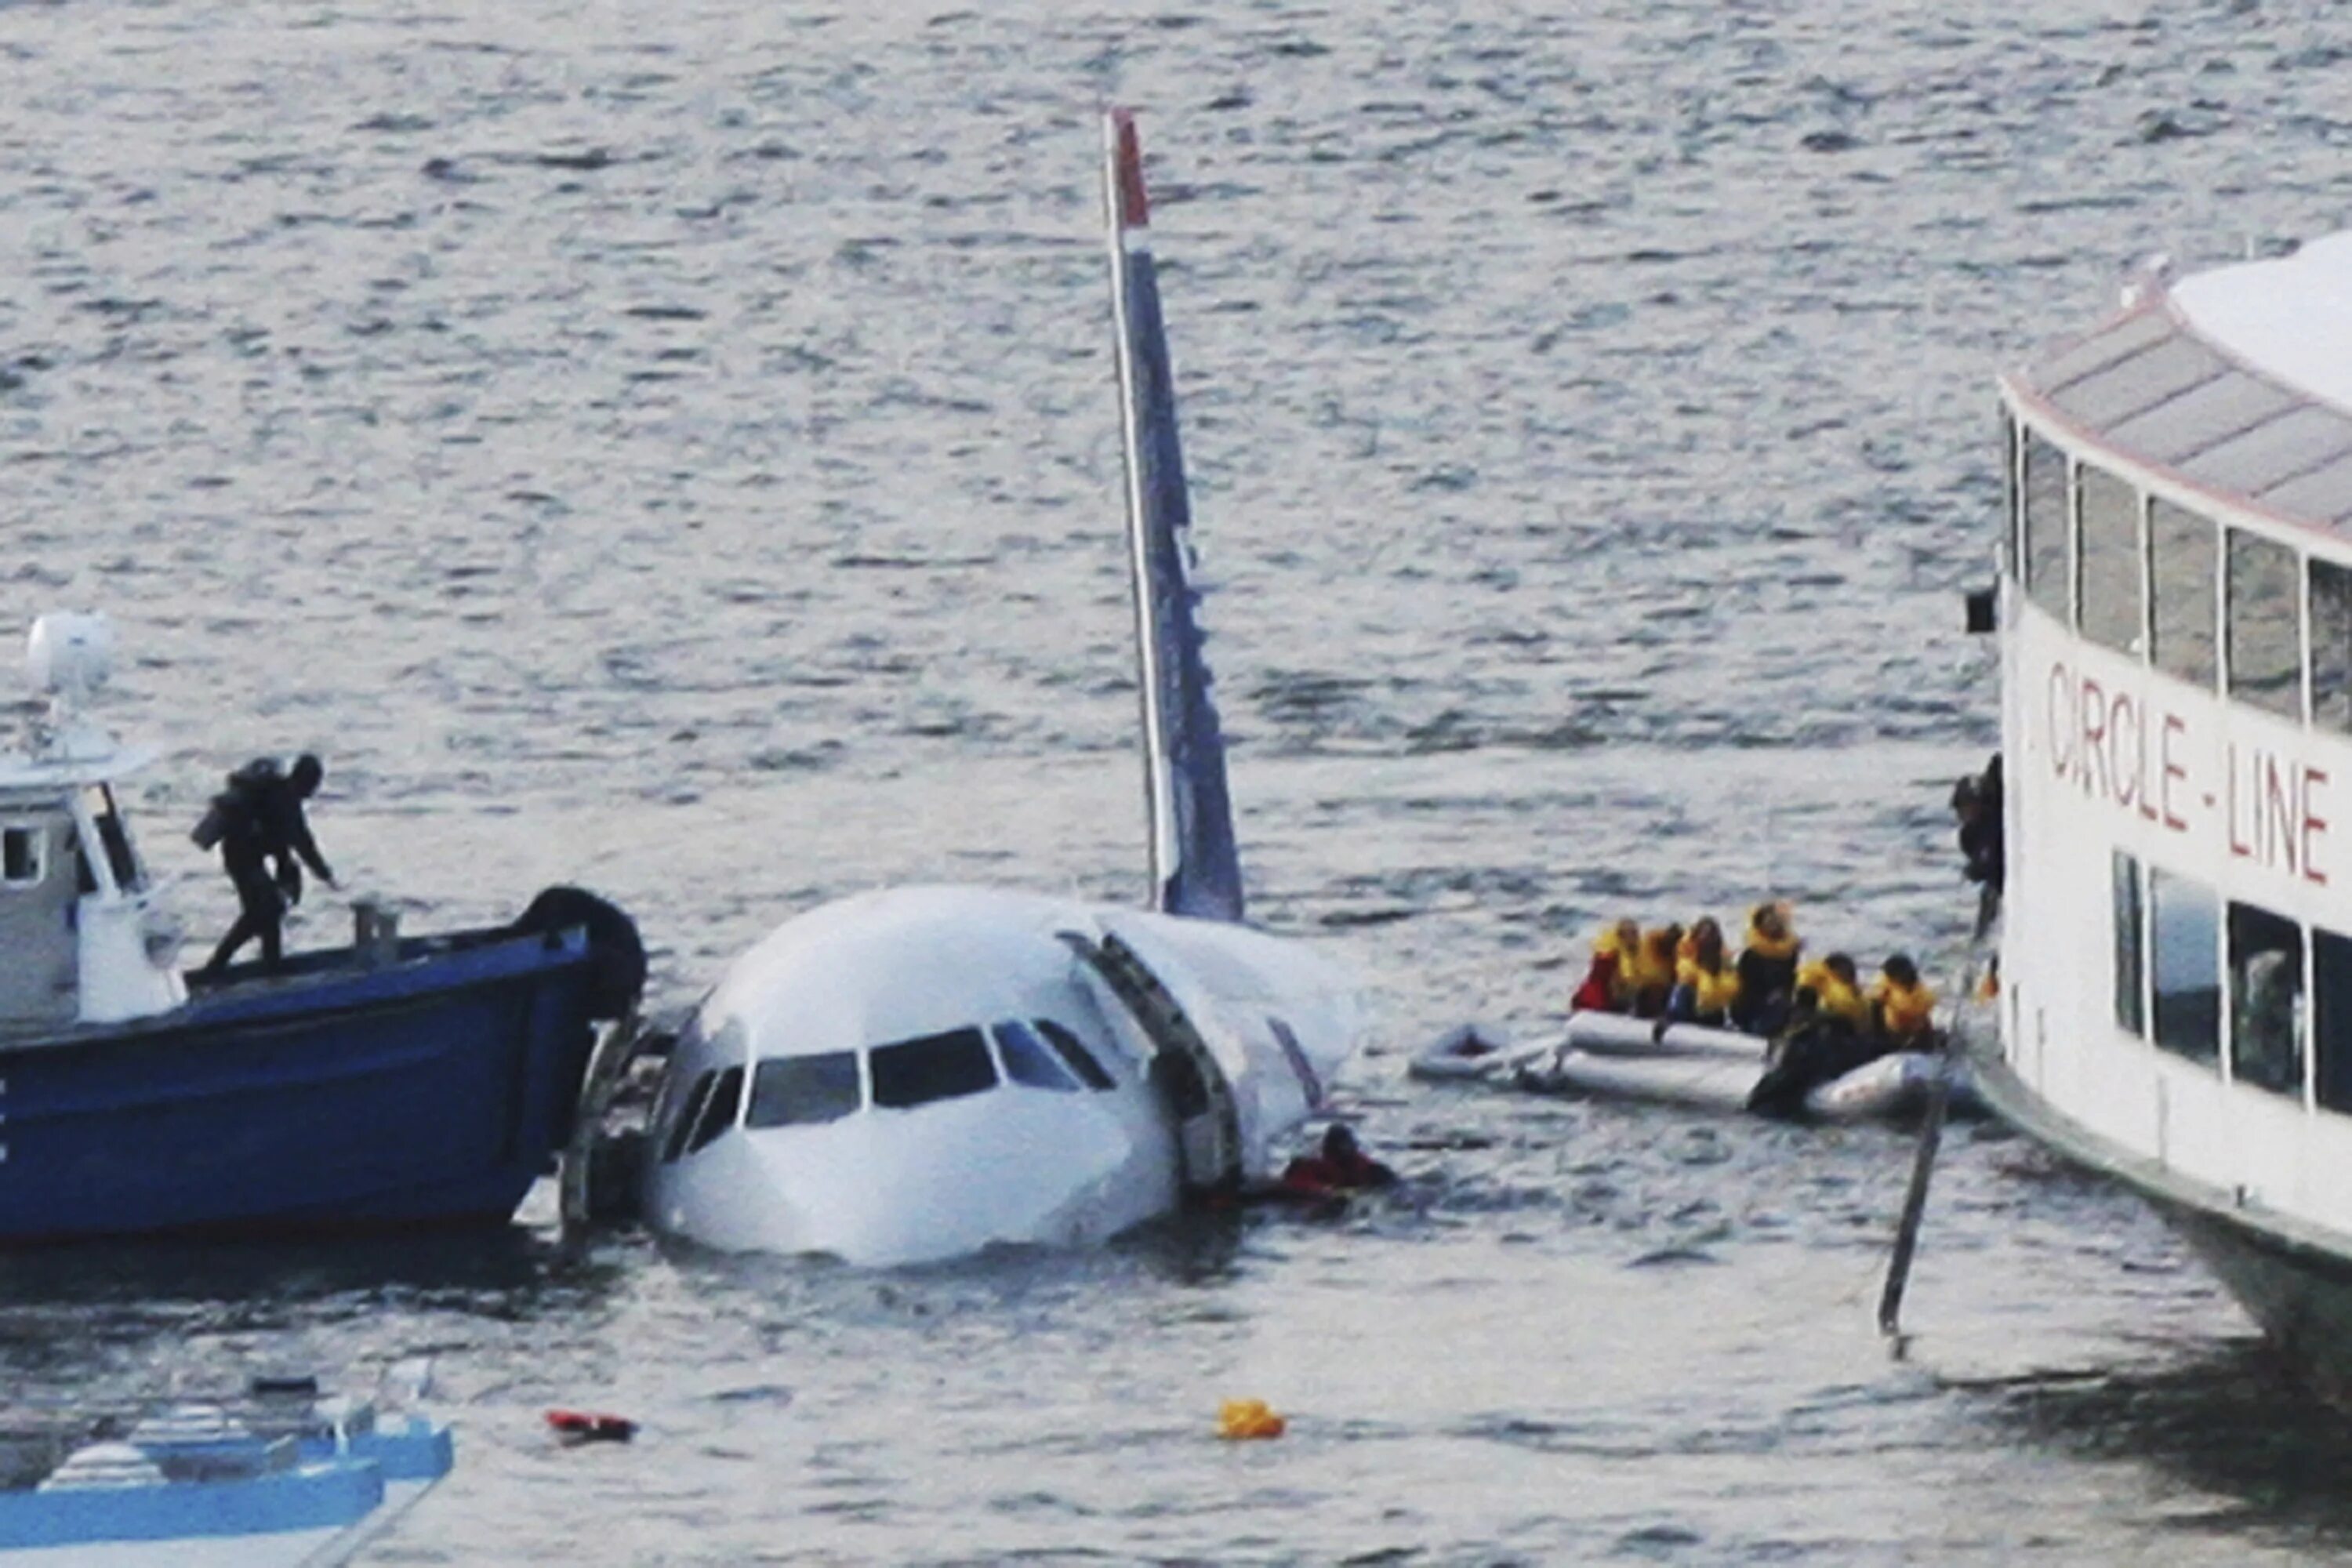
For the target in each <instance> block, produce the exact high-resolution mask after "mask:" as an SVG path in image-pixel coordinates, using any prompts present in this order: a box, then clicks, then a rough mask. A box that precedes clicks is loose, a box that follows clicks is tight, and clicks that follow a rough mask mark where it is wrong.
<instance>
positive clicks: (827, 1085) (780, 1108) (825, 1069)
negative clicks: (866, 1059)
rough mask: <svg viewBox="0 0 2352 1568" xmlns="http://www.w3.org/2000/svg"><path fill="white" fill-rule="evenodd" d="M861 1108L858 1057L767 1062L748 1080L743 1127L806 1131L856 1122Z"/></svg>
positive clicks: (833, 1054)
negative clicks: (825, 1123) (747, 1105)
mask: <svg viewBox="0 0 2352 1568" xmlns="http://www.w3.org/2000/svg"><path fill="white" fill-rule="evenodd" d="M864 1103H865V1095H864V1093H863V1092H862V1091H861V1090H860V1089H859V1088H858V1083H857V1053H856V1051H824V1052H822V1053H820V1054H818V1055H816V1056H813V1057H770V1058H767V1059H766V1060H764V1061H762V1062H761V1064H760V1065H759V1067H758V1068H756V1069H755V1070H754V1071H753V1072H752V1074H751V1110H750V1111H749V1112H747V1113H746V1114H745V1116H744V1118H743V1125H744V1126H746V1127H808V1126H814V1125H815V1124H816V1123H818V1122H821V1121H840V1120H841V1119H842V1118H843V1117H845V1116H855V1115H856V1114H857V1109H858V1107H859V1106H860V1105H862V1104H864Z"/></svg>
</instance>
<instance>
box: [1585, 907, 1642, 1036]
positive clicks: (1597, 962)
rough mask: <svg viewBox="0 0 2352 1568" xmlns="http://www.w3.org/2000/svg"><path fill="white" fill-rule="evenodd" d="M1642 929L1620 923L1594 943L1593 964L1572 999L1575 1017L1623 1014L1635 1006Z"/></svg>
mask: <svg viewBox="0 0 2352 1568" xmlns="http://www.w3.org/2000/svg"><path fill="white" fill-rule="evenodd" d="M1641 945H1642V928H1641V927H1639V926H1637V925H1635V924H1634V923H1633V921H1630V920H1621V921H1617V922H1616V923H1615V924H1614V925H1612V926H1611V927H1609V929H1608V930H1606V931H1602V932H1601V934H1600V935H1599V936H1597V937H1595V938H1594V939H1593V941H1592V963H1591V967H1590V968H1588V969H1587V970H1586V971H1585V972H1584V980H1583V983H1582V984H1580V985H1578V986H1577V988H1576V994H1574V995H1573V996H1570V998H1569V1003H1568V1005H1569V1010H1570V1012H1573V1013H1623V1012H1627V1011H1630V1010H1631V1009H1632V1007H1633V963H1634V961H1635V960H1636V959H1637V958H1638V957H1639V956H1640V949H1641Z"/></svg>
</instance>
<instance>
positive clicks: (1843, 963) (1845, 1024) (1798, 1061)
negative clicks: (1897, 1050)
mask: <svg viewBox="0 0 2352 1568" xmlns="http://www.w3.org/2000/svg"><path fill="white" fill-rule="evenodd" d="M1870 1020H1871V1013H1870V1006H1869V1004H1868V1003H1867V1002H1865V1001H1864V1000H1863V998H1862V995H1861V993H1860V991H1859V990H1858V988H1857V987H1856V985H1855V974H1854V967H1853V959H1852V958H1849V957H1848V956H1846V955H1845V954H1844V953H1843V952H1832V953H1831V954H1829V955H1828V956H1827V957H1825V958H1822V959H1820V960H1818V961H1816V962H1814V963H1808V964H1806V965H1805V966H1804V967H1803V968H1802V969H1801V970H1800V971H1799V972H1798V974H1797V988H1796V991H1795V993H1794V994H1792V996H1791V997H1790V1009H1789V1017H1788V1022H1787V1023H1786V1025H1785V1026H1783V1027H1782V1029H1781V1031H1780V1034H1779V1035H1778V1036H1776V1037H1774V1039H1773V1042H1772V1047H1771V1051H1770V1054H1769V1057H1767V1058H1766V1065H1765V1068H1764V1076H1763V1077H1761V1078H1759V1079H1757V1080H1756V1087H1755V1088H1754V1089H1750V1090H1749V1091H1748V1110H1752V1111H1755V1112H1756V1113H1758V1114H1759V1115H1761V1116H1775V1117H1780V1118H1782V1119H1784V1120H1789V1121H1795V1120H1799V1119H1801V1118H1802V1117H1803V1116H1804V1114H1805V1097H1806V1096H1807V1095H1808V1094H1810V1093H1811V1092H1812V1091H1813V1090H1814V1089H1817V1088H1819V1087H1820V1086H1822V1084H1825V1083H1830V1082H1833V1081H1834V1080H1836V1079H1841V1078H1843V1077H1844V1076H1845V1075H1846V1074H1847V1073H1850V1072H1852V1071H1853V1069H1854V1068H1858V1067H1861V1066H1863V1065H1864V1063H1866V1062H1870V1061H1873V1060H1874V1059H1876V1058H1879V1057H1881V1056H1884V1055H1885V1052H1886V1050H1887V1047H1886V1046H1885V1043H1884V1042H1883V1041H1881V1040H1880V1039H1879V1038H1878V1037H1877V1036H1876V1035H1874V1033H1873V1032H1872V1031H1871V1029H1870V1027H1869V1025H1870Z"/></svg>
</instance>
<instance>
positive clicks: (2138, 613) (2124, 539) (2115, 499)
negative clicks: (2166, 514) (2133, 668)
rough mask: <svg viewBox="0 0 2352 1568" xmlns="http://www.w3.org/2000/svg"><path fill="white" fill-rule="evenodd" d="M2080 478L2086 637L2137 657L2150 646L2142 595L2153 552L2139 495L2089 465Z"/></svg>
mask: <svg viewBox="0 0 2352 1568" xmlns="http://www.w3.org/2000/svg"><path fill="white" fill-rule="evenodd" d="M2075 475H2076V484H2077V486H2078V489H2079V494H2078V497H2077V500H2078V503H2079V505H2080V508H2081V511H2082V531H2081V536H2080V538H2081V542H2080V545H2079V549H2080V551H2081V563H2082V565H2081V570H2080V571H2079V573H2078V574H2077V575H2078V576H2079V578H2080V580H2081V586H2082V626H2083V635H2084V637H2089V638H2090V639H2091V640H2092V641H2093V642H2095V643H2100V644H2104V645H2105V647H2112V648H2117V649H2120V650H2122V651H2123V652H2125V653H2130V654H2137V653H2139V652H2140V651H2141V650H2142V649H2143V648H2145V647H2147V637H2146V632H2145V627H2146V625H2147V620H2146V616H2145V615H2144V614H2143V612H2142V609H2141V599H2140V595H2141V578H2142V577H2143V576H2144V575H2145V571H2144V568H2145V564H2146V563H2147V551H2146V549H2145V548H2144V547H2143V546H2142V545H2141V543H2140V537H2139V521H2140V519H2139V491H2137V490H2136V489H2133V488H2132V487H2131V486H2129V485H2127V484H2126V483H2124V481H2123V480H2121V479H2117V478H2116V477H2115V475H2113V474H2110V473H2108V472H2106V471H2105V469H2102V468H2092V467H2090V466H2089V465H2088V464H2085V465H2084V466H2083V467H2082V468H2077V469H2076V470H2075Z"/></svg>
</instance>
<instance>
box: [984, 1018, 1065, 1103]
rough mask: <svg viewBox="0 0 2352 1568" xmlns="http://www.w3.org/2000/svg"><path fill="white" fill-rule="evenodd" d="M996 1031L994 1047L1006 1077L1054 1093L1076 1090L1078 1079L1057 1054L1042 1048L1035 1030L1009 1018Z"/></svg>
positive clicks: (1042, 1045)
mask: <svg viewBox="0 0 2352 1568" xmlns="http://www.w3.org/2000/svg"><path fill="white" fill-rule="evenodd" d="M995 1032H996V1048H997V1049H998V1050H999V1051H1000V1052H1002V1053H1003V1057H1004V1075H1005V1076H1006V1077H1007V1078H1009V1079H1012V1080H1013V1082H1015V1083H1025V1084H1028V1085H1029V1086H1030V1087H1031V1088H1033V1089H1052V1090H1054V1091H1055V1093H1057V1094H1076V1093H1077V1092H1078V1080H1077V1079H1075V1078H1073V1077H1071V1076H1070V1070H1069V1068H1066V1067H1064V1066H1063V1065H1062V1061H1061V1058H1059V1057H1056V1056H1055V1054H1054V1053H1053V1052H1052V1051H1050V1050H1048V1049H1046V1048H1045V1041H1043V1040H1041V1039H1039V1038H1038V1037H1037V1031H1036V1030H1034V1029H1033V1028H1031V1027H1030V1026H1028V1025H1026V1024H1024V1023H1022V1022H1021V1021H1020V1020H1019V1019H1017V1018H1012V1019H1007V1020H1006V1021H1005V1022H1003V1023H1002V1024H999V1025H997V1026H995Z"/></svg>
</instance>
